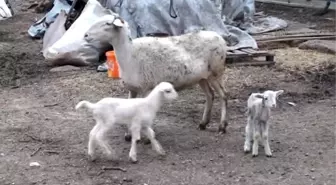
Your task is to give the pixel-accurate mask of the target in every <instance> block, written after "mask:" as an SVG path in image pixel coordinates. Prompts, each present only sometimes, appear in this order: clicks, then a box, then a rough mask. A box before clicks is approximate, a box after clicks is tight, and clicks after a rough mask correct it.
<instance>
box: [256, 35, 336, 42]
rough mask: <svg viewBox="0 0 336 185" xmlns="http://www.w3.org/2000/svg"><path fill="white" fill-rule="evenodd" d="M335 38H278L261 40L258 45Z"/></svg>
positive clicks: (335, 36) (333, 37) (331, 37)
mask: <svg viewBox="0 0 336 185" xmlns="http://www.w3.org/2000/svg"><path fill="white" fill-rule="evenodd" d="M335 38H336V35H334V36H325V37H297V38H278V39H269V40H259V41H257V43H267V42H281V41H292V40H314V39H335Z"/></svg>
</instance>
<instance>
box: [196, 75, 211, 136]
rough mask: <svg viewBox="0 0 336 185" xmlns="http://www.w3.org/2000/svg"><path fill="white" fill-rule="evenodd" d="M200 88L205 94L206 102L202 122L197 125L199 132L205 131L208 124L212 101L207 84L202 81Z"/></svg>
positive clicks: (205, 81)
mask: <svg viewBox="0 0 336 185" xmlns="http://www.w3.org/2000/svg"><path fill="white" fill-rule="evenodd" d="M199 85H200V87H201V88H202V90H203V91H204V93H205V96H206V101H205V107H204V112H203V117H202V121H201V123H200V124H199V129H200V130H205V128H206V126H207V125H208V123H209V122H210V117H211V109H212V104H213V101H214V92H213V90H212V89H211V87H210V86H209V83H208V81H207V80H205V79H202V80H201V81H200V82H199Z"/></svg>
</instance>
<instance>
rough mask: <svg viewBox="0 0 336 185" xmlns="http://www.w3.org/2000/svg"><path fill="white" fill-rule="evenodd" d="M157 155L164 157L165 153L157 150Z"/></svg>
mask: <svg viewBox="0 0 336 185" xmlns="http://www.w3.org/2000/svg"><path fill="white" fill-rule="evenodd" d="M158 154H159V155H160V156H166V152H165V151H164V150H159V151H158Z"/></svg>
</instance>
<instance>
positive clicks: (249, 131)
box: [244, 116, 253, 153]
mask: <svg viewBox="0 0 336 185" xmlns="http://www.w3.org/2000/svg"><path fill="white" fill-rule="evenodd" d="M252 137H253V124H252V120H251V117H250V116H248V117H247V124H246V127H245V143H244V152H246V153H247V152H250V151H251V142H252Z"/></svg>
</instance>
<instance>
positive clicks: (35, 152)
mask: <svg viewBox="0 0 336 185" xmlns="http://www.w3.org/2000/svg"><path fill="white" fill-rule="evenodd" d="M40 150H41V147H38V148H37V149H36V150H35V151H34V152H33V153H32V154H30V157H33V156H34V155H36V154H37V152H39V151H40Z"/></svg>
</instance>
